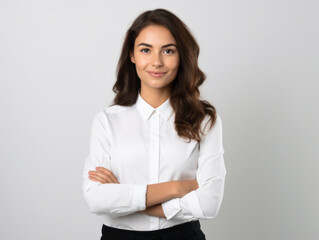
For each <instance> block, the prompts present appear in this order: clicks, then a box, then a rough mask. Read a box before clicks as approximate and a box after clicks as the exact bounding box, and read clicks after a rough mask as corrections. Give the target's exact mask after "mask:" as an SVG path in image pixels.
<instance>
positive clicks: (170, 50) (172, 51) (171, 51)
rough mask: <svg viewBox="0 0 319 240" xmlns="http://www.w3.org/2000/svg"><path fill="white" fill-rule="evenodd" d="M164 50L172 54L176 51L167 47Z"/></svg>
mask: <svg viewBox="0 0 319 240" xmlns="http://www.w3.org/2000/svg"><path fill="white" fill-rule="evenodd" d="M164 52H165V53H168V54H171V53H174V50H172V49H166V50H165V51H164Z"/></svg>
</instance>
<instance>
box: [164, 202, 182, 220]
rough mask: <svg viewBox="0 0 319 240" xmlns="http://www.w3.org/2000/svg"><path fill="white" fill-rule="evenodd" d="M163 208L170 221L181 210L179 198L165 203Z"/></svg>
mask: <svg viewBox="0 0 319 240" xmlns="http://www.w3.org/2000/svg"><path fill="white" fill-rule="evenodd" d="M162 208H163V212H164V215H165V217H166V219H167V220H170V219H171V218H172V217H174V216H175V215H176V214H177V213H178V212H179V211H180V210H181V207H180V204H179V198H173V199H171V200H168V201H166V202H163V203H162Z"/></svg>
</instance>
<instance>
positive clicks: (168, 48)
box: [83, 9, 226, 240]
mask: <svg viewBox="0 0 319 240" xmlns="http://www.w3.org/2000/svg"><path fill="white" fill-rule="evenodd" d="M198 55H199V47H198V44H197V43H196V41H195V39H194V37H193V36H192V34H191V33H190V31H189V30H188V28H187V26H186V25H185V24H184V23H183V22H182V21H181V20H180V19H179V18H178V17H176V16H175V15H174V14H173V13H171V12H169V11H167V10H164V9H155V10H153V11H146V12H144V13H142V14H141V15H140V16H138V18H137V19H136V20H135V21H134V22H133V24H132V26H131V27H130V28H129V29H128V31H127V33H126V37H125V40H124V44H123V48H122V53H121V56H120V59H119V62H118V68H117V81H116V83H115V85H114V86H113V91H114V92H115V93H116V96H115V99H114V102H113V104H112V105H110V106H109V107H105V108H103V109H101V110H100V111H98V112H97V113H96V114H95V116H94V118H93V124H92V129H91V139H90V153H89V156H88V157H87V159H86V162H85V167H84V173H83V195H84V199H85V201H86V203H87V205H88V207H89V209H90V211H91V212H92V213H95V214H97V215H99V216H101V217H102V220H103V226H102V237H101V240H104V239H107V240H113V239H125V240H128V239H137V240H138V239H145V240H146V239H205V235H204V233H203V232H202V230H201V228H200V223H199V219H212V218H214V217H216V215H217V213H218V211H219V208H220V205H221V202H222V198H223V192H224V182H225V175H226V169H225V164H224V159H223V154H224V149H223V144H222V123H221V118H220V115H219V114H218V113H217V112H216V109H215V108H214V107H213V106H212V105H211V104H210V103H209V102H207V101H204V100H200V99H199V97H200V92H199V89H198V88H199V86H200V85H201V84H202V83H203V82H204V80H205V78H206V76H205V75H204V73H203V72H202V71H201V70H200V69H199V67H198Z"/></svg>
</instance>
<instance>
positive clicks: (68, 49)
mask: <svg viewBox="0 0 319 240" xmlns="http://www.w3.org/2000/svg"><path fill="white" fill-rule="evenodd" d="M153 2H154V3H153ZM157 7H163V8H167V9H168V10H171V11H173V12H174V13H175V14H176V15H177V16H179V17H180V18H181V19H182V20H183V21H184V22H185V23H186V24H187V25H188V26H189V27H190V29H191V30H192V32H193V33H194V35H195V37H196V39H197V40H198V43H199V44H200V47H201V54H200V59H199V63H200V67H201V68H202V70H203V71H204V72H205V73H206V74H207V76H208V78H207V80H206V82H205V84H204V85H203V86H202V87H201V91H202V97H203V98H205V99H207V100H209V101H210V102H211V103H212V104H213V105H214V106H215V107H216V108H217V110H218V111H219V113H220V115H221V117H222V121H223V133H224V135H223V141H224V149H225V162H226V168H227V176H226V185H225V194H224V200H223V203H222V206H221V208H220V212H219V214H218V216H217V217H216V218H215V219H213V220H210V221H201V223H202V228H203V231H204V232H205V234H206V236H207V239H209V240H213V239H214V240H217V239H218V240H233V239H237V240H256V239H258V240H259V239H261V240H269V239H276V240H277V239H278V240H282V239H287V240H288V239H289V240H294V239H307V240H315V239H319V230H318V228H317V227H318V225H319V221H318V220H319V207H318V202H319V191H318V186H319V177H318V168H319V163H318V160H319V158H318V156H319V153H318V136H319V134H318V125H317V123H318V122H319V121H318V120H319V119H318V118H319V114H318V102H319V101H318V100H319V96H318V90H319V89H318V85H319V84H318V80H319V72H318V66H319V59H318V58H319V57H318V56H319V51H318V50H319V49H318V42H319V34H318V21H319V17H318V1H316V0H313V1H311V0H306V1H305V0H303V1H301V0H300V1H294V0H292V1H291V0H289V1H288V0H286V1H284V0H267V1H266V0H264V1H256V0H243V1H237V0H223V1H185V0H183V1H172V0H169V1H167V0H162V1H148V0H147V1H112V2H111V1H106V0H104V1H88V0H87V1H68V0H63V1H62V0H55V1H53V0H52V1H44V0H38V1H22V0H20V1H5V0H1V2H0V28H1V29H0V30H1V31H0V34H1V37H0V78H1V81H0V91H1V92H0V109H1V112H0V114H1V115H0V116H1V118H0V133H1V134H0V143H1V151H0V158H1V165H0V184H1V185H0V187H1V198H0V201H1V202H0V203H1V204H0V226H1V227H0V229H1V232H0V239H14V240H16V239H33V240H36V239H48V240H49V239H52V240H53V239H83V240H85V239H90V240H91V239H99V237H100V230H101V224H100V218H99V217H98V216H96V215H94V214H91V213H89V210H88V208H87V207H86V205H85V203H84V200H83V198H82V193H81V181H82V179H81V175H82V169H83V165H84V161H85V158H86V155H87V154H88V150H89V135H90V127H91V122H92V118H93V115H94V113H95V112H96V111H98V110H99V109H100V108H102V107H106V106H108V105H109V103H111V100H112V99H113V97H114V94H113V92H112V90H111V88H112V86H113V84H114V81H115V68H116V64H117V60H118V57H119V53H120V49H121V46H122V43H123V38H124V34H125V31H126V30H127V28H128V27H129V26H130V24H131V22H132V21H133V19H135V17H137V15H139V14H140V13H141V12H143V11H145V10H149V9H154V8H157Z"/></svg>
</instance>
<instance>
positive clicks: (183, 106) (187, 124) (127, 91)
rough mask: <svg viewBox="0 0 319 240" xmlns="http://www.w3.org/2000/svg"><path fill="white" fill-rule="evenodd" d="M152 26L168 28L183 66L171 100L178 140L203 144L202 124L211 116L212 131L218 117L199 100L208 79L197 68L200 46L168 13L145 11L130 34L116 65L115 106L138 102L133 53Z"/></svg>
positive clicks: (211, 107)
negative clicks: (145, 29)
mask: <svg viewBox="0 0 319 240" xmlns="http://www.w3.org/2000/svg"><path fill="white" fill-rule="evenodd" d="M149 25H160V26H164V27H166V28H167V29H168V30H169V31H170V32H171V34H172V36H173V37H174V38H175V40H176V44H177V49H178V51H179V54H180V65H179V69H178V73H177V76H176V78H175V79H174V81H173V83H172V88H171V96H170V104H171V106H172V108H173V110H174V112H175V122H174V124H175V130H176V132H177V134H178V136H180V137H182V138H185V139H189V142H190V141H191V139H194V140H196V141H198V142H200V140H201V134H204V133H203V131H202V129H201V123H202V121H203V120H204V118H205V116H206V115H208V116H209V121H210V122H211V125H210V127H209V129H210V128H211V127H213V125H214V123H215V121H216V118H217V113H216V109H215V107H214V106H212V105H211V104H210V103H209V102H208V101H205V100H200V99H199V97H200V92H199V89H198V88H199V86H200V85H201V84H202V83H203V82H204V81H205V79H206V75H205V74H204V73H203V72H202V71H201V70H200V69H199V67H198V55H199V46H198V44H197V42H196V40H195V38H194V37H193V35H192V34H191V32H190V30H189V29H188V27H187V26H186V25H185V24H184V23H183V22H182V21H181V20H180V19H179V18H178V17H177V16H175V15H174V14H173V13H171V12H170V11H168V10H165V9H161V8H159V9H155V10H152V11H146V12H144V13H142V14H141V15H139V16H138V17H137V18H136V19H135V21H134V22H133V24H132V25H131V27H130V28H129V29H128V30H127V32H126V36H125V39H124V43H123V47H122V52H121V56H120V59H119V61H118V65H117V70H116V73H117V80H116V82H115V84H114V86H113V89H112V90H113V92H115V93H116V96H115V98H114V100H113V104H112V105H122V106H131V105H133V104H134V103H135V102H136V100H137V97H138V93H139V90H140V88H141V82H140V79H139V77H138V75H137V73H136V68H135V65H134V64H133V63H132V62H131V59H130V52H133V50H134V43H135V39H136V38H137V36H138V34H139V33H140V32H141V30H142V29H144V28H145V27H147V26H149ZM209 121H207V123H208V122H209ZM205 126H206V125H205Z"/></svg>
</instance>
